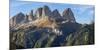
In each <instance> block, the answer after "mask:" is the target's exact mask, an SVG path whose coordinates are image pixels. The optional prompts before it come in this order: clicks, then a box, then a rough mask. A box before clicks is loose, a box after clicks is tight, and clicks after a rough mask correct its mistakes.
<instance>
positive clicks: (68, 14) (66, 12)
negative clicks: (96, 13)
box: [62, 8, 76, 23]
mask: <svg viewBox="0 0 100 50" xmlns="http://www.w3.org/2000/svg"><path fill="white" fill-rule="evenodd" d="M62 16H63V18H65V19H66V20H67V21H68V22H74V23H75V22H76V21H75V17H74V14H73V12H72V10H71V9H70V8H68V9H65V10H64V11H63V13H62Z"/></svg>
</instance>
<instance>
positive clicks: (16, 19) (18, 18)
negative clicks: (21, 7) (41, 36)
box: [10, 12, 25, 27]
mask: <svg viewBox="0 0 100 50" xmlns="http://www.w3.org/2000/svg"><path fill="white" fill-rule="evenodd" d="M24 18H25V15H24V14H23V13H22V12H20V13H18V14H17V15H15V16H14V17H12V18H11V19H10V26H12V27H14V26H16V25H17V24H21V23H23V21H24Z"/></svg>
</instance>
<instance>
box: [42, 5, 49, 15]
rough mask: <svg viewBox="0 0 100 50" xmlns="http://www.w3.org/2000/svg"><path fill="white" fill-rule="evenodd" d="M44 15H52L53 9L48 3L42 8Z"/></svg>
mask: <svg viewBox="0 0 100 50" xmlns="http://www.w3.org/2000/svg"><path fill="white" fill-rule="evenodd" d="M44 16H49V17H50V16H51V10H50V9H49V7H48V6H46V5H45V6H44V7H43V10H42V17H44Z"/></svg>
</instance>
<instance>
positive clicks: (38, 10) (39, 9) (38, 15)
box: [35, 7, 43, 18]
mask: <svg viewBox="0 0 100 50" xmlns="http://www.w3.org/2000/svg"><path fill="white" fill-rule="evenodd" d="M42 10H43V8H42V7H40V8H38V9H37V10H36V12H35V16H36V17H37V18H39V17H41V16H42Z"/></svg>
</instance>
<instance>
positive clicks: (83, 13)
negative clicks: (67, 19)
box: [10, 0, 95, 24]
mask: <svg viewBox="0 0 100 50" xmlns="http://www.w3.org/2000/svg"><path fill="white" fill-rule="evenodd" d="M44 5H47V6H49V8H50V9H51V11H53V10H54V9H58V11H59V12H60V13H62V12H63V11H64V9H66V8H71V9H72V11H73V13H74V16H75V19H76V21H77V22H78V23H82V24H84V23H90V22H91V21H94V17H95V15H94V14H95V12H94V10H95V8H94V5H78V4H61V3H43V2H42V3H40V2H25V1H14V0H10V17H12V16H14V15H16V14H17V13H19V12H23V13H24V14H27V13H29V12H30V10H33V11H34V12H35V11H36V9H37V8H39V7H43V6H44Z"/></svg>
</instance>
